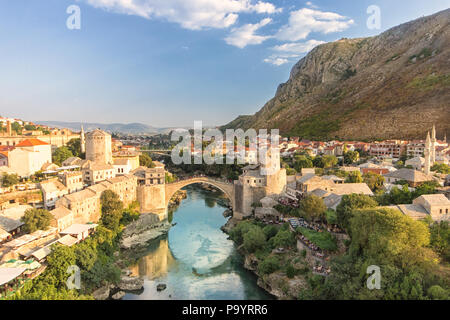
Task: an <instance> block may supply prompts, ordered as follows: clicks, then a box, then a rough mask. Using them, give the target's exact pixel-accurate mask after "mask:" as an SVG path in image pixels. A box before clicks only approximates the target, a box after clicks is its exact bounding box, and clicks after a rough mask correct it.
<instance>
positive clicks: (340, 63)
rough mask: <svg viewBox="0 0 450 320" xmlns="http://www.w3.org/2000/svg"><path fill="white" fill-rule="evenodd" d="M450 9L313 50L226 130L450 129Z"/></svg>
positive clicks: (304, 133)
mask: <svg viewBox="0 0 450 320" xmlns="http://www.w3.org/2000/svg"><path fill="white" fill-rule="evenodd" d="M449 23H450V9H447V10H445V11H441V12H439V13H436V14H434V15H432V16H428V17H423V18H420V19H417V20H414V21H411V22H408V23H405V24H402V25H400V26H397V27H394V28H392V29H390V30H388V31H386V32H384V33H382V34H380V35H379V36H376V37H371V38H359V39H341V40H339V41H336V42H331V43H326V44H323V45H320V46H318V47H316V48H315V49H313V50H312V51H311V52H310V53H309V54H308V55H307V56H306V57H304V58H303V59H301V60H300V61H299V62H298V63H297V64H296V65H295V66H294V67H293V68H292V71H291V75H290V78H289V80H288V81H287V82H286V83H283V84H281V85H280V86H279V87H278V89H277V92H276V95H275V97H274V98H273V99H272V100H270V101H269V102H267V103H266V105H265V106H264V107H263V108H262V109H261V110H260V111H259V112H257V113H256V114H255V115H253V116H240V117H238V118H237V119H235V120H234V121H232V122H231V123H229V124H227V125H225V126H223V127H222V129H225V128H238V127H240V128H244V129H248V128H255V129H259V128H279V129H280V132H281V133H282V134H285V135H296V136H301V137H304V138H311V139H333V138H340V139H367V140H372V139H387V138H423V137H424V136H425V134H426V131H427V130H429V129H430V128H431V126H432V124H433V123H435V124H436V128H437V134H438V139H440V138H443V136H444V134H445V133H446V134H447V135H449V134H450V103H449V102H450V90H449V89H450V27H449Z"/></svg>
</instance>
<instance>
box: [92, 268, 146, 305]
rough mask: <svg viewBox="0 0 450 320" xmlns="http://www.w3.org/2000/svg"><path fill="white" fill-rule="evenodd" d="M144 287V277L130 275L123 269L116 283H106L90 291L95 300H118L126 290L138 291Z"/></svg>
mask: <svg viewBox="0 0 450 320" xmlns="http://www.w3.org/2000/svg"><path fill="white" fill-rule="evenodd" d="M143 289H144V279H143V278H141V277H131V276H130V272H129V271H127V270H126V271H123V272H122V275H121V276H120V281H119V282H118V283H117V284H107V285H105V286H103V287H101V288H99V289H97V290H95V291H94V292H93V293H92V296H93V297H94V299H95V300H107V299H113V300H120V299H122V298H123V297H124V296H125V293H126V292H139V291H142V290H143Z"/></svg>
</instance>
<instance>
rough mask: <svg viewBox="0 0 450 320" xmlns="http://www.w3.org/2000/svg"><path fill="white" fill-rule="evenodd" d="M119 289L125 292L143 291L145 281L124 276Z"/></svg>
mask: <svg viewBox="0 0 450 320" xmlns="http://www.w3.org/2000/svg"><path fill="white" fill-rule="evenodd" d="M117 287H118V288H119V289H120V290H124V291H137V290H141V289H142V288H143V287H144V279H142V278H138V277H130V276H126V275H123V276H122V277H121V278H120V282H119V284H118V285H117Z"/></svg>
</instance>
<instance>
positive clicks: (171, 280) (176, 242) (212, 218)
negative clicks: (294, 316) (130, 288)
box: [124, 185, 272, 300]
mask: <svg viewBox="0 0 450 320" xmlns="http://www.w3.org/2000/svg"><path fill="white" fill-rule="evenodd" d="M186 190H187V198H186V199H185V200H183V201H182V203H181V205H180V206H179V207H178V208H177V209H176V210H175V211H174V214H173V221H172V222H173V223H176V225H175V226H174V227H172V229H171V230H170V231H169V234H168V235H167V236H165V237H163V238H160V239H157V240H154V241H153V242H152V243H151V244H150V246H149V248H148V253H147V254H146V255H145V256H144V257H142V258H141V259H140V260H139V261H138V263H137V264H136V265H134V266H132V267H131V268H130V270H131V272H132V274H133V275H135V276H138V275H139V276H143V277H144V278H145V283H144V291H143V292H142V293H140V294H132V293H128V294H126V296H125V297H124V299H128V300H157V299H194V300H196V299H202V300H203V299H205V300H210V299H219V300H222V299H226V300H244V299H248V300H252V299H272V296H270V295H269V294H268V293H266V292H265V291H264V290H263V289H261V288H260V287H258V286H257V284H256V280H257V279H256V276H255V275H254V274H253V273H251V272H250V271H248V270H245V269H244V268H243V263H242V257H241V256H240V255H239V254H238V252H237V251H236V248H235V245H234V243H233V242H232V241H231V240H227V237H228V236H227V235H226V234H225V233H223V232H222V231H221V230H220V227H221V226H222V225H224V224H225V223H226V221H227V219H226V218H224V217H223V215H222V214H223V212H224V210H225V207H224V206H223V205H221V204H220V203H219V202H221V201H220V199H219V196H218V193H216V192H211V191H206V190H203V189H201V188H199V187H196V185H193V186H190V187H187V188H186ZM218 200H219V202H218ZM162 283H163V284H166V285H167V288H166V289H165V290H163V291H160V292H158V291H157V290H156V287H157V285H158V284H162Z"/></svg>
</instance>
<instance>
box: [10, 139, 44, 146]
mask: <svg viewBox="0 0 450 320" xmlns="http://www.w3.org/2000/svg"><path fill="white" fill-rule="evenodd" d="M44 145H49V144H48V143H47V142H44V141H42V140H39V139H36V138H30V139H25V140H23V141H21V142H20V143H18V144H17V145H16V147H34V146H44Z"/></svg>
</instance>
